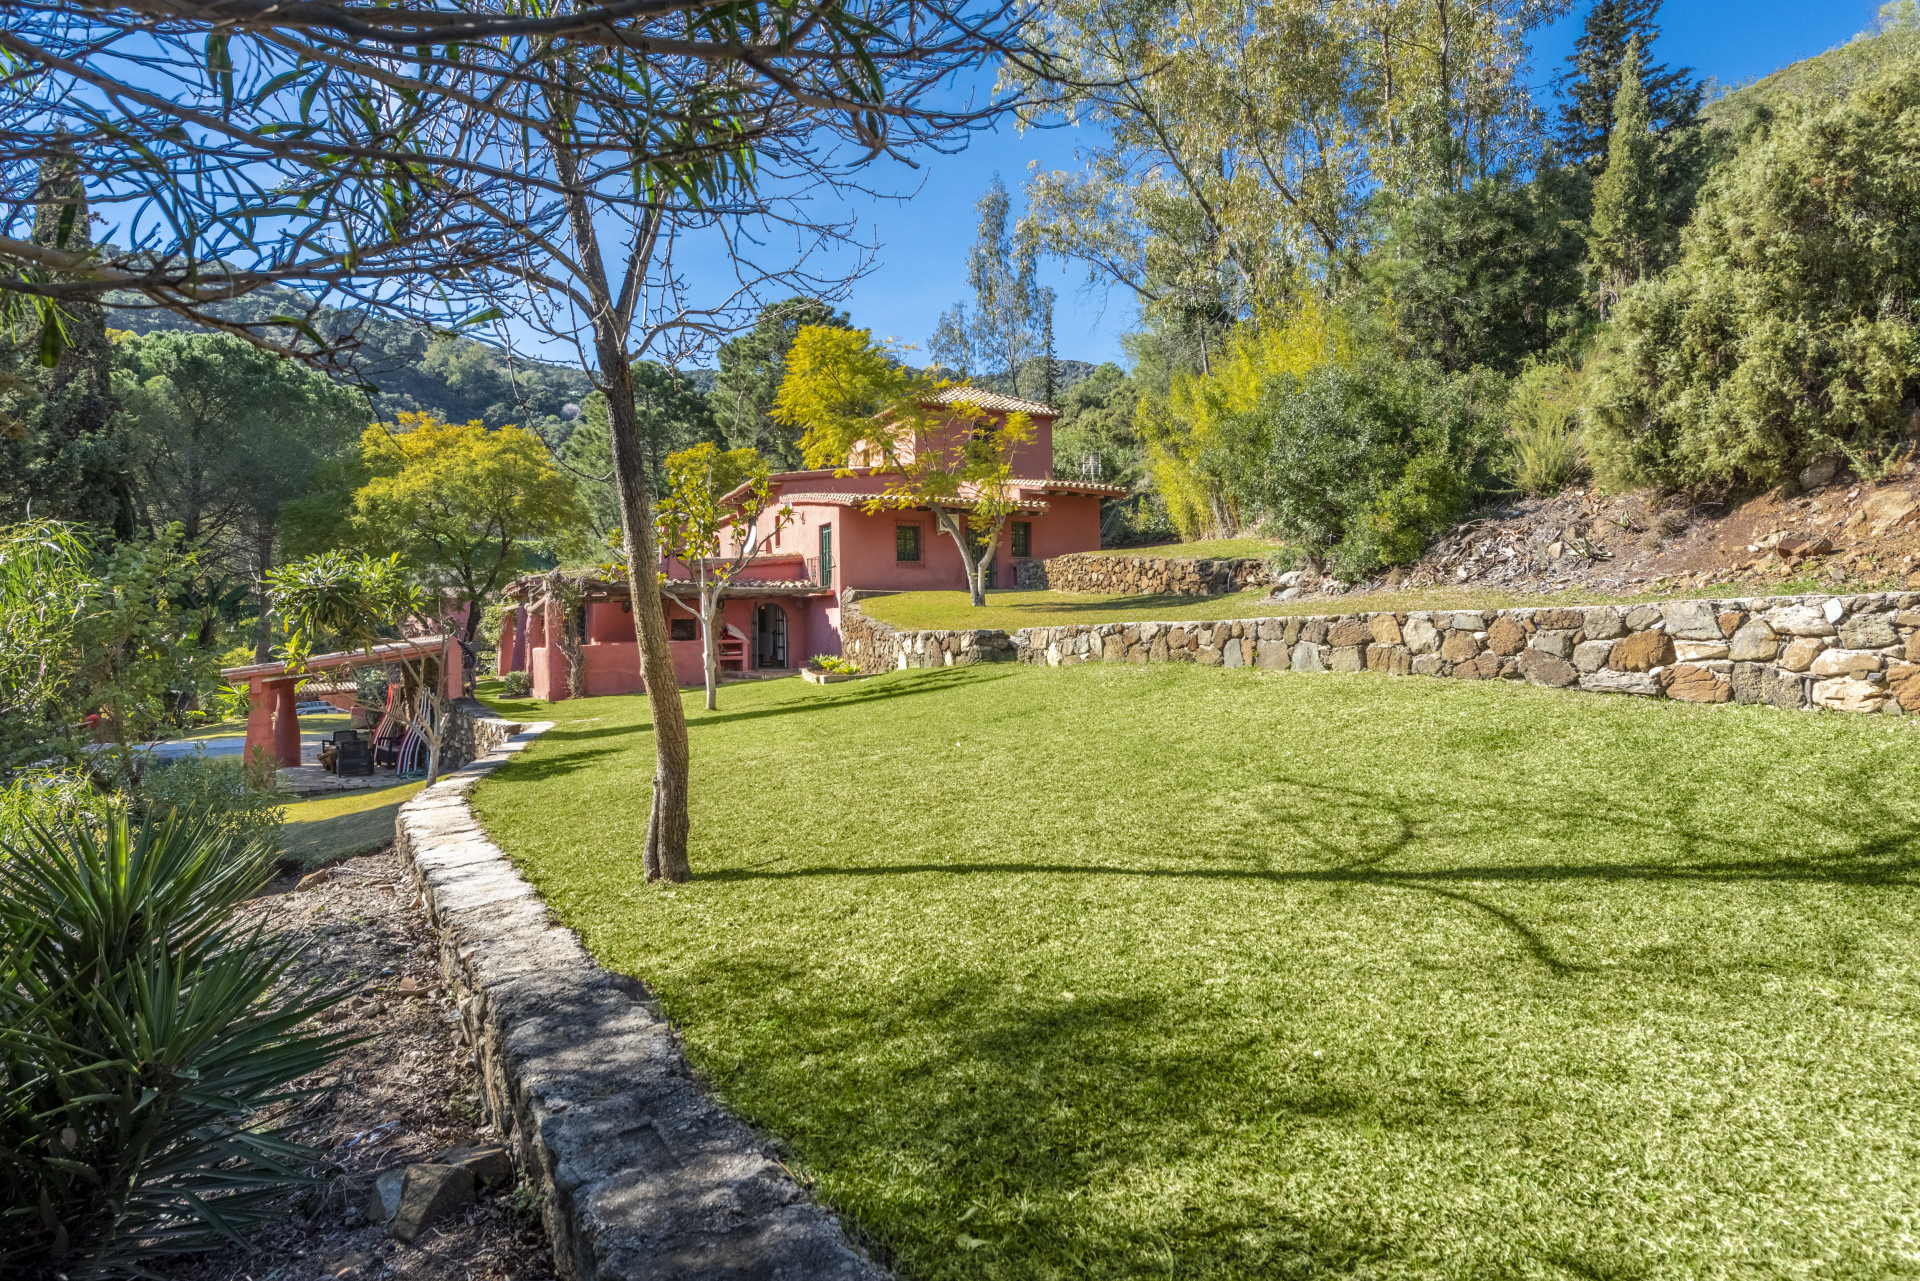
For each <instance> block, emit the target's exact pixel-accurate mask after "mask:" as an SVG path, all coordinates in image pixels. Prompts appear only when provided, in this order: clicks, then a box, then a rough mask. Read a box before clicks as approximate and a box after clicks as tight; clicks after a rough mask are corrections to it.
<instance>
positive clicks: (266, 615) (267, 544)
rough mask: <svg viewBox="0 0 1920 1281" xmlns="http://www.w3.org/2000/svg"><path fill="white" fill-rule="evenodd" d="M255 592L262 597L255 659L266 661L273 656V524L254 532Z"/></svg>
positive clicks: (254, 650) (263, 525)
mask: <svg viewBox="0 0 1920 1281" xmlns="http://www.w3.org/2000/svg"><path fill="white" fill-rule="evenodd" d="M253 551H254V575H255V577H254V581H255V583H256V584H257V585H256V587H255V589H254V590H255V592H256V593H257V594H258V595H259V597H260V638H259V640H258V641H256V642H255V643H254V647H253V661H254V662H256V663H264V662H266V661H268V660H269V659H271V658H272V657H273V598H272V597H271V596H269V595H268V594H267V573H268V571H269V570H271V569H272V568H273V526H272V525H268V524H265V523H264V522H263V523H262V524H261V526H260V528H259V529H258V530H257V531H255V533H254V540H253Z"/></svg>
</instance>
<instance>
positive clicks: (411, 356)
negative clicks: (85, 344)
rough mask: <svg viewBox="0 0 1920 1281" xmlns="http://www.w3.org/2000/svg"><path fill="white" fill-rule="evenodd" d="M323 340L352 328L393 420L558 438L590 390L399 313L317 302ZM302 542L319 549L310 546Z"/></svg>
mask: <svg viewBox="0 0 1920 1281" xmlns="http://www.w3.org/2000/svg"><path fill="white" fill-rule="evenodd" d="M311 306H312V301H311V299H309V298H307V297H306V296H305V295H303V294H300V293H298V292H296V291H294V290H291V289H284V288H278V287H274V288H267V289H261V290H256V291H255V292H253V293H250V294H246V295H244V296H243V297H239V298H233V299H229V300H227V301H224V302H220V303H215V304H210V305H208V306H207V307H205V308H203V309H202V310H203V311H204V312H205V314H207V315H210V316H214V317H218V318H220V319H224V320H230V321H235V322H238V323H254V324H258V323H260V322H261V321H264V320H266V319H267V318H268V317H271V316H300V315H305V314H306V312H307V310H308V309H309V308H310V307H311ZM107 316H108V323H110V324H111V325H113V327H114V328H116V329H124V330H130V331H132V332H134V333H138V334H152V333H159V332H169V331H180V332H187V333H197V332H201V331H199V330H198V328H197V327H196V326H195V325H194V323H193V322H192V321H190V320H188V319H186V318H185V317H182V316H178V315H175V314H174V313H172V312H168V311H161V310H158V309H156V308H152V307H145V308H135V307H129V308H125V309H114V308H110V309H109V310H108V313H107ZM313 327H314V331H315V332H316V333H318V334H319V335H321V336H322V337H323V338H326V339H335V338H339V337H342V336H344V335H346V334H347V333H349V332H351V333H352V335H353V337H354V340H355V342H356V343H357V345H358V354H359V362H358V363H359V367H360V368H361V369H362V370H363V371H364V372H365V373H366V374H367V376H368V377H369V379H370V380H371V381H372V382H373V384H374V389H373V391H372V394H371V409H372V413H371V415H368V414H365V413H363V414H362V415H361V416H362V417H363V418H365V417H369V416H370V417H374V418H379V419H384V420H386V421H389V422H391V421H394V420H396V419H398V418H399V416H400V414H402V413H403V412H412V413H430V414H433V415H434V416H435V417H437V418H442V419H446V420H447V421H449V422H466V421H468V420H469V419H473V418H477V419H479V420H480V421H481V422H483V423H485V424H486V425H487V426H489V427H504V426H506V425H507V424H509V423H518V424H519V425H521V426H522V427H525V428H527V429H528V430H530V431H534V432H537V433H538V434H539V435H541V436H542V437H544V438H545V439H547V440H548V441H551V442H552V443H553V444H555V445H556V446H557V445H559V444H560V443H561V442H562V441H564V440H565V439H566V438H567V435H568V433H569V432H570V431H571V430H572V427H573V424H574V423H575V422H577V421H578V415H579V410H580V406H581V405H582V404H583V403H584V402H585V400H586V398H587V396H588V394H589V393H590V392H592V390H593V384H592V382H591V381H590V380H589V379H588V378H587V375H586V374H585V373H584V372H582V371H581V370H580V369H578V368H576V367H572V366H567V365H554V364H549V363H548V362H546V361H543V360H531V359H529V358H527V357H526V356H521V355H514V354H511V353H509V352H504V351H501V350H500V349H498V348H496V347H490V346H488V345H486V344H485V343H481V342H476V341H475V340H473V339H472V338H467V337H462V336H459V335H454V334H446V333H439V334H436V333H433V332H432V331H430V330H428V329H427V328H426V327H425V326H423V325H418V324H414V323H412V322H409V321H406V320H398V319H390V318H387V317H384V316H380V315H369V314H367V313H365V312H360V311H344V310H341V311H336V310H332V309H325V308H323V309H322V310H321V311H320V312H319V314H318V315H316V316H315V317H314V321H313ZM306 550H308V551H324V550H326V549H325V548H324V547H311V548H308V549H306Z"/></svg>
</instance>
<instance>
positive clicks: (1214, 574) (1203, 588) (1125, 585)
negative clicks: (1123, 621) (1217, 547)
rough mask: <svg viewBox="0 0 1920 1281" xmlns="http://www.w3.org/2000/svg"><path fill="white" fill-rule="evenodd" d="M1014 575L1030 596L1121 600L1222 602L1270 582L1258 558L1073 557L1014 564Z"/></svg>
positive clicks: (1077, 554)
mask: <svg viewBox="0 0 1920 1281" xmlns="http://www.w3.org/2000/svg"><path fill="white" fill-rule="evenodd" d="M1015 570H1016V574H1015V577H1016V580H1017V584H1018V585H1019V586H1020V587H1024V588H1026V589H1028V590H1030V591H1043V590H1048V591H1056V592H1104V593H1108V594H1110V595H1126V596H1135V595H1155V596H1221V595H1225V594H1226V593H1228V592H1237V591H1239V590H1240V589H1241V588H1243V587H1252V586H1258V585H1260V584H1262V583H1266V582H1269V581H1271V579H1270V576H1269V574H1268V570H1267V562H1266V560H1265V559H1264V558H1262V557H1258V556H1251V557H1237V558H1234V559H1231V560H1209V559H1194V560H1190V559H1186V558H1184V557H1180V556H1151V555H1142V556H1114V555H1103V554H1099V553H1095V552H1074V553H1073V554H1072V555H1069V556H1055V557H1054V558H1053V559H1051V560H1028V561H1019V562H1017V563H1016V565H1015Z"/></svg>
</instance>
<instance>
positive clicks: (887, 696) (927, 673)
mask: <svg viewBox="0 0 1920 1281" xmlns="http://www.w3.org/2000/svg"><path fill="white" fill-rule="evenodd" d="M1010 666H1011V664H994V665H992V666H987V665H983V664H969V665H968V666H966V667H942V668H927V669H912V670H911V672H910V673H903V675H904V676H905V677H906V678H905V679H895V680H889V681H887V682H886V683H885V684H875V683H870V682H861V683H860V684H858V685H843V686H839V687H838V688H835V689H834V690H833V692H831V693H828V694H824V695H823V694H800V695H796V696H794V697H792V698H788V699H784V700H782V701H781V702H778V703H775V704H774V705H772V706H771V707H754V708H749V709H747V710H745V711H738V712H728V711H718V712H707V711H702V710H699V709H697V708H688V709H687V727H688V729H690V730H693V731H695V732H698V731H699V730H700V729H702V728H704V727H705V726H708V725H724V724H726V723H728V722H730V721H757V720H766V719H768V718H770V717H776V716H801V715H808V714H812V713H819V712H838V711H845V710H851V709H857V708H860V707H864V706H866V705H868V704H870V703H882V702H889V701H891V700H893V699H897V698H909V697H912V696H914V695H916V694H938V693H945V692H951V691H952V690H955V689H960V688H965V687H966V686H969V685H981V684H984V683H986V682H989V681H997V680H1005V679H1006V678H1007V677H1009V676H1012V675H1013V674H1014V673H1013V672H1012V671H1010V670H1008V668H1009V667H1010ZM887 675H888V676H893V675H894V673H892V672H889V673H887ZM806 688H807V689H809V690H811V689H812V688H813V687H812V686H807V687H806ZM841 691H845V692H841ZM651 733H653V720H652V718H650V717H643V718H641V719H639V720H635V721H629V722H627V723H626V724H624V725H594V726H582V727H581V728H579V729H568V728H561V727H555V728H553V729H550V730H548V731H547V732H546V733H545V734H543V735H541V736H540V737H541V741H542V742H555V743H566V742H579V741H583V740H586V739H594V738H626V737H628V736H630V735H634V734H651Z"/></svg>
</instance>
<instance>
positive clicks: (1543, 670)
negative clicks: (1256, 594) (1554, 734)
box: [842, 592, 1920, 714]
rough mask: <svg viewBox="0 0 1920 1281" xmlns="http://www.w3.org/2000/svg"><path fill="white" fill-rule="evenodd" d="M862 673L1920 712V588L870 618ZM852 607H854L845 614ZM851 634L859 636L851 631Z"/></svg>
mask: <svg viewBox="0 0 1920 1281" xmlns="http://www.w3.org/2000/svg"><path fill="white" fill-rule="evenodd" d="M847 613H852V614H856V615H858V617H859V621H860V624H861V627H860V631H859V633H858V635H859V640H860V648H859V649H858V650H854V649H851V648H850V649H849V657H852V658H853V660H854V661H855V662H856V663H857V664H859V666H860V668H861V670H862V671H867V672H879V671H886V670H890V669H894V668H902V667H941V666H957V665H960V664H964V663H973V662H994V661H1006V660H1008V659H1011V660H1013V661H1017V662H1023V663H1035V664H1040V663H1044V664H1046V665H1047V666H1050V667H1062V666H1072V665H1074V664H1077V663H1098V662H1108V663H1120V662H1126V663H1166V662H1177V663H1196V664H1199V665H1200V666H1212V667H1258V668H1264V669H1266V670H1269V671H1289V670H1291V671H1300V672H1325V671H1335V672H1360V671H1371V672H1381V673H1385V674H1387V675H1391V676H1441V677H1450V678H1453V679H1456V680H1525V681H1531V682H1532V683H1534V684H1537V685H1547V686H1553V687H1564V688H1578V689H1584V690H1591V691H1593V692H1596V693H1607V694H1638V695H1643V696H1646V697H1652V698H1661V697H1665V698H1677V699H1683V700H1686V701H1688V702H1695V703H1726V702H1738V703H1767V704H1770V705H1772V706H1775V707H1814V708H1821V707H1825V708H1833V709H1836V710H1839V711H1848V712H1881V711H1884V712H1891V713H1895V714H1899V713H1902V712H1914V711H1920V592H1893V593H1872V594H1866V595H1857V596H1776V597H1761V598H1757V599H1751V600H1718V601H1712V600H1689V601H1667V602H1663V603H1661V604H1658V605H1615V606H1584V607H1579V608H1558V609H1501V610H1432V611H1414V612H1410V613H1407V612H1402V613H1356V614H1334V615H1323V616H1315V617H1295V618H1251V619H1231V620H1226V621H1222V622H1204V623H1104V624H1082V625H1075V626H1067V627H1034V628H1025V629H1022V630H1021V631H1018V632H1015V633H1013V634H1012V635H1011V636H1009V635H1008V634H1007V633H1005V632H901V631H897V630H895V629H893V628H890V627H888V626H887V625H886V624H884V623H878V622H875V621H874V620H871V619H868V618H866V617H865V615H864V614H859V611H858V607H857V606H854V607H852V608H851V609H850V610H848V611H847ZM846 616H847V615H846V614H845V613H843V615H842V617H843V619H844V618H845V617H846ZM848 635H849V636H850V637H851V636H852V635H854V633H852V632H849V633H848Z"/></svg>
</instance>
